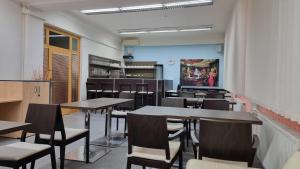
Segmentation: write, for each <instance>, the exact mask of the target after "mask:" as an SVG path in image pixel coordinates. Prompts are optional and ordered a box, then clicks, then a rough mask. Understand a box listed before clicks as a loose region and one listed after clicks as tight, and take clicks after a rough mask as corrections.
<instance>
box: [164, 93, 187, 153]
mask: <svg viewBox="0 0 300 169" xmlns="http://www.w3.org/2000/svg"><path fill="white" fill-rule="evenodd" d="M161 106H165V107H182V108H184V107H185V106H186V99H184V98H162V100H161ZM167 122H168V123H167V128H168V132H169V133H174V132H177V131H179V130H181V129H183V128H185V130H186V131H185V132H184V133H183V134H184V135H186V144H187V146H188V142H189V136H188V133H189V128H188V121H187V120H181V119H173V118H167ZM183 141H184V140H183ZM183 145H184V143H183ZM183 150H184V146H183Z"/></svg>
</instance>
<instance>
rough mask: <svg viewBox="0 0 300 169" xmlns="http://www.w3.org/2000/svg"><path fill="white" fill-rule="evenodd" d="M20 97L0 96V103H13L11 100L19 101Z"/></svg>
mask: <svg viewBox="0 0 300 169" xmlns="http://www.w3.org/2000/svg"><path fill="white" fill-rule="evenodd" d="M21 101H22V99H9V98H0V103H13V102H21Z"/></svg>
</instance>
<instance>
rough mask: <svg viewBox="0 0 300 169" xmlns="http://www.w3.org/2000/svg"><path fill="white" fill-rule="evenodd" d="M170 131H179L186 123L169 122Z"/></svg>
mask: <svg viewBox="0 0 300 169" xmlns="http://www.w3.org/2000/svg"><path fill="white" fill-rule="evenodd" d="M167 129H168V131H178V130H181V129H184V124H182V123H168V124H167Z"/></svg>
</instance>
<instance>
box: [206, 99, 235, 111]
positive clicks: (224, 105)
mask: <svg viewBox="0 0 300 169" xmlns="http://www.w3.org/2000/svg"><path fill="white" fill-rule="evenodd" d="M201 108H202V109H212V110H227V111H229V109H230V105H229V101H227V100H224V99H220V100H215V99H213V100H210V99H204V100H203V102H202V106H201Z"/></svg>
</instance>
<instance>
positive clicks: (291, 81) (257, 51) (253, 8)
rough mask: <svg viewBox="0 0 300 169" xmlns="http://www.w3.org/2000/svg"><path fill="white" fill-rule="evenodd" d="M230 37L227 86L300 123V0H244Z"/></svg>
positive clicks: (230, 27) (226, 52) (228, 38)
mask: <svg viewBox="0 0 300 169" xmlns="http://www.w3.org/2000/svg"><path fill="white" fill-rule="evenodd" d="M245 9H246V10H245ZM243 12H244V14H245V15H241V13H243ZM236 18H240V19H236ZM234 22H235V23H234ZM240 25H245V26H246V27H245V28H244V27H241V26H240ZM241 32H242V33H241ZM225 43H227V44H225V47H226V49H225V74H226V75H225V87H226V88H228V89H229V90H231V91H233V92H236V93H238V94H244V95H245V96H246V97H248V98H250V99H251V100H252V101H254V102H256V103H257V104H260V105H262V106H264V107H266V108H268V109H270V110H273V111H274V112H277V113H279V114H281V115H283V116H285V117H287V118H289V119H291V120H293V121H297V122H298V123H300V108H299V106H300V89H299V88H298V87H300V70H299V69H300V1H299V0H238V2H237V6H236V8H235V9H234V13H233V16H232V20H231V24H229V26H228V29H227V32H226V41H225ZM240 48H242V49H240ZM243 50H244V52H243ZM241 76H243V77H241Z"/></svg>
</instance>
